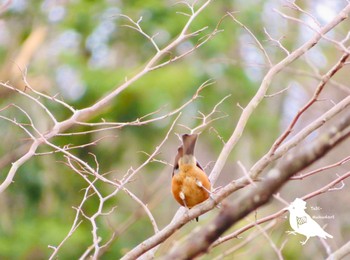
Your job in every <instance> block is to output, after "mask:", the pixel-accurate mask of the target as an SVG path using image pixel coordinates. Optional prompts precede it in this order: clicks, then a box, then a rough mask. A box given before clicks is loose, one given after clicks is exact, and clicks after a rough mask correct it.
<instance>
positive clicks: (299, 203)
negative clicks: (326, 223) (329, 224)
mask: <svg viewBox="0 0 350 260" xmlns="http://www.w3.org/2000/svg"><path fill="white" fill-rule="evenodd" d="M287 209H288V210H289V212H290V216H289V223H290V226H291V227H292V229H293V230H294V231H287V232H288V233H290V234H293V235H295V233H299V234H302V235H304V236H306V240H305V241H301V242H300V243H301V244H302V245H305V244H306V242H307V241H308V240H309V238H310V237H314V236H318V237H321V238H324V239H326V238H327V237H329V238H333V236H331V235H330V234H328V233H327V232H326V231H324V230H323V229H322V228H321V227H320V225H319V224H317V222H316V221H315V220H313V219H312V218H311V217H310V216H309V215H308V214H307V213H306V212H305V209H306V202H305V201H304V200H302V199H299V198H296V199H295V200H294V201H293V202H292V203H291V204H290V205H289V207H288V208H287Z"/></svg>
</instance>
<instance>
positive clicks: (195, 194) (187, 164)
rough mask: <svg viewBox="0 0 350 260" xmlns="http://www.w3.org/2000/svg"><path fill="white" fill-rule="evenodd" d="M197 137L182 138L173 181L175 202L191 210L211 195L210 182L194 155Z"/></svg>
mask: <svg viewBox="0 0 350 260" xmlns="http://www.w3.org/2000/svg"><path fill="white" fill-rule="evenodd" d="M197 137H198V135H197V134H191V135H189V134H184V135H183V136H182V143H183V144H182V146H180V147H179V148H178V150H177V155H176V157H175V163H174V169H173V175H172V181H171V190H172V193H173V196H174V198H175V200H176V201H177V202H178V203H180V204H181V205H182V206H184V207H186V208H189V209H190V208H192V207H194V206H195V205H197V204H199V203H201V202H203V201H205V200H206V199H208V198H209V196H210V193H211V185H210V181H209V179H208V177H207V175H206V174H205V172H204V171H203V168H202V167H201V166H200V165H199V163H198V162H197V160H196V158H195V157H194V155H193V152H194V147H195V144H196V141H197ZM196 220H197V221H198V218H196Z"/></svg>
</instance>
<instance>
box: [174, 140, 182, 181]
mask: <svg viewBox="0 0 350 260" xmlns="http://www.w3.org/2000/svg"><path fill="white" fill-rule="evenodd" d="M182 156H183V147H182V146H180V147H179V148H177V154H176V156H175V162H174V168H173V174H172V176H174V174H175V173H176V171H177V170H178V169H179V159H180V158H181V157H182Z"/></svg>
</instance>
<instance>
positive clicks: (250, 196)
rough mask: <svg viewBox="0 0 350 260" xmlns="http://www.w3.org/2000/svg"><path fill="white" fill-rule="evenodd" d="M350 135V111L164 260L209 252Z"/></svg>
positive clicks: (229, 204) (226, 204)
mask: <svg viewBox="0 0 350 260" xmlns="http://www.w3.org/2000/svg"><path fill="white" fill-rule="evenodd" d="M349 135H350V111H347V114H346V115H345V116H344V118H343V119H342V120H341V121H339V122H338V123H337V124H335V125H334V126H333V127H331V128H330V129H329V131H328V132H326V133H324V134H322V135H320V136H319V137H318V138H317V139H316V140H315V141H313V142H312V143H311V144H309V145H307V147H305V149H302V151H300V152H299V153H296V154H291V155H289V156H286V158H285V159H284V160H283V162H282V163H281V165H279V166H278V167H276V168H274V169H272V170H271V171H270V172H269V173H268V174H267V177H266V178H265V179H264V180H263V181H262V182H261V183H259V184H257V185H256V187H254V188H252V189H251V190H250V191H249V192H247V193H245V194H244V195H242V196H241V197H239V198H237V199H236V200H234V201H233V202H231V203H224V204H223V207H222V210H221V211H220V213H219V214H218V216H217V217H216V218H215V219H214V220H213V221H212V222H211V223H209V224H208V225H206V226H205V227H204V228H202V229H201V230H199V231H198V232H196V233H194V234H193V235H192V236H190V237H189V238H188V239H187V240H186V241H184V243H182V244H181V245H179V246H177V247H175V248H173V250H171V252H170V253H169V254H168V255H167V256H166V257H165V258H164V259H192V258H194V257H195V256H198V255H200V254H202V253H204V252H206V251H207V249H208V247H209V246H210V245H211V244H212V243H213V242H214V241H215V240H216V239H218V238H219V236H220V235H221V234H222V233H224V232H225V231H226V230H227V229H229V228H230V227H231V226H232V225H233V224H234V223H236V222H237V221H238V220H240V219H242V218H244V217H245V216H247V215H248V214H249V213H251V212H253V211H254V210H255V209H257V208H258V207H260V206H262V205H264V204H266V203H267V202H268V201H269V199H270V198H271V197H272V195H273V194H274V193H275V192H277V191H278V190H279V189H280V188H281V187H282V186H283V184H284V183H286V182H287V181H288V179H289V178H290V177H291V176H293V175H294V174H296V173H298V172H299V171H301V170H303V169H304V168H306V167H308V166H309V165H311V164H312V163H313V162H315V161H316V160H318V159H320V158H322V157H323V156H324V155H325V154H327V153H328V152H329V151H331V150H332V149H333V148H334V147H335V146H336V145H337V144H339V143H340V142H341V141H343V140H344V139H345V138H347V137H348V136H349Z"/></svg>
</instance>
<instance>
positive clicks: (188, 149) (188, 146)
mask: <svg viewBox="0 0 350 260" xmlns="http://www.w3.org/2000/svg"><path fill="white" fill-rule="evenodd" d="M197 137H198V135H197V134H191V135H189V134H184V135H183V136H182V142H183V153H184V154H187V155H193V152H194V146H195V145H196V141H197Z"/></svg>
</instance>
